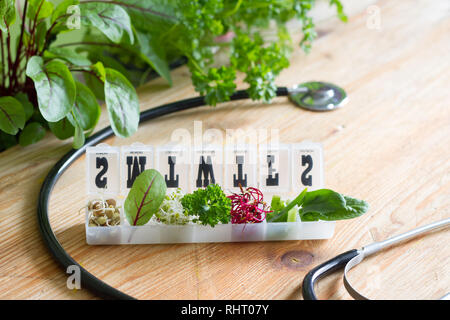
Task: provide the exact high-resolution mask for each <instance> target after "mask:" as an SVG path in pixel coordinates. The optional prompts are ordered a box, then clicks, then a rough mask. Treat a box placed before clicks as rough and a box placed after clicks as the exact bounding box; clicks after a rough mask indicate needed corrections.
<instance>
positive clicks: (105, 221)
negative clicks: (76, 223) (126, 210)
mask: <svg viewBox="0 0 450 320" xmlns="http://www.w3.org/2000/svg"><path fill="white" fill-rule="evenodd" d="M88 218H89V226H90V227H112V226H117V225H119V224H120V212H119V208H118V207H117V206H116V200H114V199H107V200H104V199H103V198H100V199H93V200H91V201H89V203H88Z"/></svg>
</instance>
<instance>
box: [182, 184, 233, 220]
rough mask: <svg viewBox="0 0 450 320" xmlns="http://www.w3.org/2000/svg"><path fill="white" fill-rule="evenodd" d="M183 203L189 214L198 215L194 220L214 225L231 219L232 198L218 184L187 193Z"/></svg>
mask: <svg viewBox="0 0 450 320" xmlns="http://www.w3.org/2000/svg"><path fill="white" fill-rule="evenodd" d="M181 204H182V205H183V208H184V210H185V212H186V213H187V214H188V215H190V216H198V218H196V219H194V220H193V221H194V222H200V223H201V224H203V225H210V226H212V227H214V226H215V225H216V224H218V223H219V222H220V223H228V222H229V221H230V211H231V200H230V199H229V198H227V196H226V195H225V193H224V192H223V190H222V189H221V188H220V186H219V185H217V184H210V185H208V186H207V187H206V188H204V189H198V190H196V191H194V192H193V193H189V194H186V195H185V196H184V197H183V198H182V199H181Z"/></svg>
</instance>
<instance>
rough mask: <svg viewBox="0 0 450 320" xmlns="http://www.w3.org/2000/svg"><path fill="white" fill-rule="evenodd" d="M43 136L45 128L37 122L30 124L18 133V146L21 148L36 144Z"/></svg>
mask: <svg viewBox="0 0 450 320" xmlns="http://www.w3.org/2000/svg"><path fill="white" fill-rule="evenodd" d="M44 136H45V128H44V127H43V126H42V125H41V124H40V123H39V122H30V123H28V124H27V125H26V126H25V128H24V129H23V130H22V132H20V135H19V144H20V145H21V146H23V147H24V146H28V145H30V144H33V143H36V142H38V141H39V140H41V139H42V138H44Z"/></svg>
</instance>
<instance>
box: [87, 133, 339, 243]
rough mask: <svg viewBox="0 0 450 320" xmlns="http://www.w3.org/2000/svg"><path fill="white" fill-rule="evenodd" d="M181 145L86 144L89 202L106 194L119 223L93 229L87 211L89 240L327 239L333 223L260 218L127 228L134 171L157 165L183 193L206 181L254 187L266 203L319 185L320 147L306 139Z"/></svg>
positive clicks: (230, 187)
mask: <svg viewBox="0 0 450 320" xmlns="http://www.w3.org/2000/svg"><path fill="white" fill-rule="evenodd" d="M188 149H189V148H186V147H182V146H158V147H152V146H149V145H144V144H141V143H134V144H132V145H130V146H122V147H114V146H109V145H107V144H104V143H102V144H99V145H97V146H95V147H88V148H87V150H86V162H87V190H88V199H87V200H88V201H90V200H92V199H98V198H99V197H102V198H104V199H108V198H113V199H115V200H116V201H117V203H118V205H119V206H120V207H121V208H120V215H121V223H120V225H118V226H108V227H101V226H99V227H92V226H89V221H88V220H89V219H88V214H87V210H86V240H87V243H88V244H93V245H96V244H156V243H200V242H236V241H277V240H304V239H328V238H331V237H332V236H333V233H334V226H335V222H334V221H314V222H301V221H296V222H267V221H264V222H262V223H254V224H231V223H229V224H218V225H216V226H215V227H211V226H204V225H198V224H186V225H167V224H163V223H158V224H155V223H148V224H146V225H143V226H131V225H129V223H128V221H127V220H126V219H125V217H124V212H123V208H122V204H123V201H124V199H125V197H126V195H127V194H128V192H129V190H130V189H131V187H132V185H133V182H134V180H135V179H136V177H137V176H138V175H139V174H140V173H141V172H142V171H144V170H147V169H156V170H158V171H159V172H160V173H161V175H162V176H163V177H164V179H165V181H166V185H167V192H171V191H173V190H175V189H176V188H180V189H181V190H182V191H183V192H184V193H188V192H192V191H195V190H196V189H198V188H202V187H205V186H207V185H208V184H211V183H216V184H219V185H220V186H221V187H222V188H223V190H224V191H225V193H226V194H231V193H232V192H239V191H240V189H239V185H241V186H242V187H257V188H259V189H260V190H261V191H262V192H263V193H264V197H265V199H266V201H267V202H268V203H270V199H271V197H272V195H274V194H276V195H280V196H282V198H283V199H292V198H294V197H295V196H296V195H298V194H299V193H300V192H301V191H302V190H303V189H304V188H308V190H316V189H320V188H323V185H324V177H323V152H322V146H321V145H320V144H318V143H313V142H302V143H297V144H280V145H276V146H273V145H259V146H258V147H257V146H256V145H226V146H225V147H222V146H218V145H204V146H201V147H194V148H192V149H191V150H188Z"/></svg>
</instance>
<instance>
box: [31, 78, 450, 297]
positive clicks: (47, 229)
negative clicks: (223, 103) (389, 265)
mask: <svg viewBox="0 0 450 320" xmlns="http://www.w3.org/2000/svg"><path fill="white" fill-rule="evenodd" d="M276 93H277V96H288V97H289V98H290V100H291V101H292V102H293V103H295V104H296V105H298V106H300V107H301V108H304V109H308V110H312V111H330V110H334V109H336V108H339V107H341V106H342V105H344V104H345V103H346V101H347V95H346V93H345V91H344V90H343V89H342V88H340V87H338V86H336V85H334V84H331V83H326V82H318V81H314V82H307V83H304V84H302V85H299V86H296V87H294V88H286V87H279V88H278V89H277V92H276ZM248 98H249V96H248V94H247V92H246V91H243V90H241V91H236V92H235V93H234V94H233V95H232V96H231V97H230V100H231V101H235V100H242V99H248ZM204 105H205V101H204V97H195V98H190V99H185V100H180V101H177V102H173V103H169V104H165V105H162V106H159V107H156V108H153V109H150V110H147V111H144V112H142V113H141V115H140V122H141V123H142V122H145V121H149V120H152V119H156V118H158V117H161V116H164V115H167V114H171V113H175V112H178V111H182V110H187V109H191V108H196V107H201V106H204ZM113 135H114V133H113V131H112V129H111V127H107V128H104V129H102V130H100V131H99V132H97V133H96V134H94V135H92V136H91V137H90V138H88V139H87V140H86V143H85V145H84V146H83V147H82V148H80V149H77V150H71V151H70V152H68V153H67V154H66V155H64V156H63V157H62V158H61V159H60V160H59V161H58V162H57V163H56V165H55V166H54V167H53V168H52V169H51V170H50V172H49V173H48V175H47V177H46V178H45V180H44V183H43V184H42V187H41V190H40V193H39V202H38V223H39V229H40V231H41V234H42V236H43V238H44V242H45V244H46V245H47V247H48V248H49V250H50V252H51V253H52V255H53V256H54V257H55V259H56V260H57V261H58V262H59V263H60V264H61V266H62V267H63V268H64V269H67V268H68V267H69V266H72V265H76V266H78V267H79V268H80V275H81V284H82V286H83V287H85V288H88V289H90V290H92V291H94V292H96V293H97V294H98V295H100V296H102V297H105V298H112V299H134V298H133V297H131V296H129V295H127V294H125V293H123V292H121V291H119V290H117V289H115V288H113V287H111V286H109V285H108V284H106V283H105V282H103V281H101V280H99V279H98V278H96V277H95V276H94V275H92V274H91V273H89V272H88V271H87V270H86V269H84V268H83V267H82V266H80V265H79V264H78V263H77V262H76V261H75V260H74V259H73V258H72V257H71V256H70V255H69V254H68V253H67V252H66V251H65V250H64V248H63V247H62V246H61V244H60V243H59V242H58V240H57V239H56V236H55V233H54V232H53V230H52V228H51V225H50V220H49V216H48V204H49V198H50V194H51V192H52V190H53V187H54V186H55V184H56V182H57V181H58V179H59V178H60V177H61V175H62V174H63V173H64V171H66V169H67V168H69V166H70V165H71V164H72V163H73V162H74V161H75V160H76V159H78V158H79V157H81V156H82V155H83V154H84V153H85V152H86V148H87V147H89V146H93V145H96V144H98V143H100V142H101V141H103V140H105V139H106V138H109V137H111V136H113ZM449 224H450V219H446V220H442V221H439V222H436V223H434V224H431V225H428V226H424V227H421V228H418V229H415V230H412V231H410V232H407V233H405V234H402V235H399V236H397V237H394V238H391V239H388V240H386V241H382V242H376V243H373V244H371V245H369V246H366V247H364V248H362V249H360V250H356V249H355V250H350V251H347V252H345V253H343V254H341V255H338V256H336V257H335V258H333V259H331V260H329V261H327V262H325V263H323V264H321V265H319V266H318V267H316V268H314V269H313V270H311V272H309V273H308V274H307V275H306V277H305V279H304V281H303V286H302V292H303V297H304V298H305V299H317V297H316V294H315V292H314V284H315V282H316V281H317V280H319V279H320V278H322V277H324V276H326V275H327V274H329V273H330V272H332V271H335V270H337V269H339V268H342V267H343V266H344V265H345V272H344V284H345V287H346V288H347V289H348V291H349V292H350V294H351V295H352V296H353V297H354V298H356V299H366V298H365V297H364V296H363V295H361V294H359V293H358V292H357V291H356V290H355V289H354V288H353V287H352V286H351V285H350V282H349V281H348V278H347V272H348V271H349V270H350V269H351V268H353V267H354V266H356V265H357V264H359V263H360V262H361V261H362V260H363V259H364V257H366V256H368V255H370V254H373V253H375V252H377V251H379V250H381V249H384V248H386V247H387V246H390V245H392V244H394V243H397V242H399V241H402V240H405V239H408V238H411V237H413V236H416V235H418V234H422V233H424V232H427V231H430V230H434V229H436V228H438V227H443V226H447V225H449Z"/></svg>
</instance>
